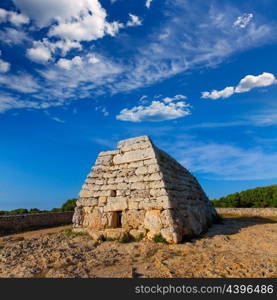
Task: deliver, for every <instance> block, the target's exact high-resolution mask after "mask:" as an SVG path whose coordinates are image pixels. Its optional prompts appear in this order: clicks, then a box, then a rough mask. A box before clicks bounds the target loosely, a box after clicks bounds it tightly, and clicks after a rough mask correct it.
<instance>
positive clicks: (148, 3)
mask: <svg viewBox="0 0 277 300" xmlns="http://www.w3.org/2000/svg"><path fill="white" fill-rule="evenodd" d="M152 1H153V0H146V2H145V6H146V7H147V8H150V6H151V2H152Z"/></svg>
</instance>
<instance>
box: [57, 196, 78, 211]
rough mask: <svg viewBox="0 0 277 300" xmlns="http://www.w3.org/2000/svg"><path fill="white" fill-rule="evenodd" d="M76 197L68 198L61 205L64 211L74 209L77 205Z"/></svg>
mask: <svg viewBox="0 0 277 300" xmlns="http://www.w3.org/2000/svg"><path fill="white" fill-rule="evenodd" d="M76 201H77V199H76V198H72V199H68V200H67V201H66V202H65V203H64V204H63V205H62V207H61V209H62V211H74V209H75V207H76Z"/></svg>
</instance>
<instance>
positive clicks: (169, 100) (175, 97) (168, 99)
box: [163, 95, 188, 103]
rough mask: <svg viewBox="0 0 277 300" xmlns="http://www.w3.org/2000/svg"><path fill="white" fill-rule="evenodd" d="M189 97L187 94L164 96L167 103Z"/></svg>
mask: <svg viewBox="0 0 277 300" xmlns="http://www.w3.org/2000/svg"><path fill="white" fill-rule="evenodd" d="M187 98H188V97H187V96H185V95H175V96H174V97H171V98H170V97H165V98H163V101H164V102H165V103H170V102H173V101H178V100H184V99H187Z"/></svg>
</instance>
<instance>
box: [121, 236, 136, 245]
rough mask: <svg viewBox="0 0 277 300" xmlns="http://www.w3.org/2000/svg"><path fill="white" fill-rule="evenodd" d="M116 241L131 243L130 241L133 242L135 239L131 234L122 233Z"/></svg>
mask: <svg viewBox="0 0 277 300" xmlns="http://www.w3.org/2000/svg"><path fill="white" fill-rule="evenodd" d="M118 241H119V243H123V244H125V243H131V242H134V241H135V239H134V238H133V237H132V236H131V235H129V234H125V235H124V236H123V237H122V238H121V239H119V240H118Z"/></svg>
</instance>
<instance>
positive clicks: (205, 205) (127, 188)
mask: <svg viewBox="0 0 277 300" xmlns="http://www.w3.org/2000/svg"><path fill="white" fill-rule="evenodd" d="M215 218H216V211H215V209H214V208H213V206H212V205H211V203H210V201H209V199H208V197H207V196H206V194H205V192H204V191H203V189H202V188H201V186H200V184H199V183H198V181H197V180H196V178H195V177H194V176H192V174H190V173H189V171H188V170H187V169H185V168H184V167H183V166H182V165H181V164H180V163H178V162H177V161H176V160H175V159H174V158H172V157H171V156H170V155H168V154H167V153H166V152H164V151H162V150H160V149H159V148H157V147H156V146H155V145H154V144H153V142H152V141H151V139H150V138H149V137H148V136H140V137H135V138H130V139H126V140H122V141H120V142H118V144H117V150H113V151H106V152H100V153H99V155H98V157H97V160H96V162H95V166H94V167H93V168H92V170H91V172H90V173H89V174H88V176H87V179H86V181H85V184H84V185H83V187H82V190H81V192H80V198H79V200H78V202H77V207H76V210H75V214H74V217H73V222H74V227H75V229H76V230H78V229H79V230H88V231H99V232H101V234H103V235H109V234H110V235H114V234H117V233H118V232H119V233H120V234H126V233H128V234H131V235H133V236H138V235H144V236H146V237H147V238H149V239H153V238H155V236H162V238H164V239H165V240H166V241H167V242H169V243H177V242H179V241H181V240H182V239H183V238H185V237H191V236H195V235H199V234H200V233H201V232H202V231H203V230H206V228H207V227H208V226H209V225H210V224H211V223H212V222H213V220H214V219H215Z"/></svg>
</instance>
